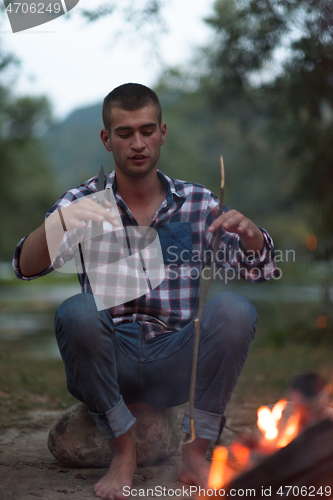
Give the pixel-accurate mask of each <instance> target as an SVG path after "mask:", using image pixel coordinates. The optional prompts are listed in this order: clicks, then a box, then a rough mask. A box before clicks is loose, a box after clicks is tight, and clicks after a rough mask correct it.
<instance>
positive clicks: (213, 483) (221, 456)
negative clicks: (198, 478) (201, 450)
mask: <svg viewBox="0 0 333 500" xmlns="http://www.w3.org/2000/svg"><path fill="white" fill-rule="evenodd" d="M227 459H228V449H227V448H225V447H224V446H217V447H216V448H215V449H214V452H213V460H212V465H211V468H210V472H209V478H208V485H209V488H212V489H214V488H216V489H220V488H222V486H223V485H224V475H225V467H226V463H227Z"/></svg>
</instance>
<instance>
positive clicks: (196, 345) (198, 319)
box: [184, 156, 225, 444]
mask: <svg viewBox="0 0 333 500" xmlns="http://www.w3.org/2000/svg"><path fill="white" fill-rule="evenodd" d="M220 165H221V186H220V209H219V214H218V217H219V216H220V215H222V212H223V204H224V180H225V177H224V163H223V158H222V156H221V157H220ZM220 237H221V227H219V228H218V229H217V230H216V237H215V243H214V249H213V256H212V261H211V265H210V273H209V277H208V280H207V283H206V286H205V288H204V291H203V294H202V296H201V298H200V300H199V308H198V315H197V317H196V319H195V320H194V322H195V332H194V348H193V361H192V373H191V385H190V402H189V413H190V426H191V436H190V438H189V439H188V440H187V441H185V442H184V444H188V443H192V441H194V439H195V427H194V396H195V386H196V380H197V368H198V356H199V340H200V323H201V316H202V311H203V308H204V306H205V302H206V297H207V294H208V290H209V286H210V283H211V281H212V277H213V272H214V266H215V261H216V252H217V249H218V246H219V243H220Z"/></svg>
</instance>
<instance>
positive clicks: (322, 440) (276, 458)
mask: <svg viewBox="0 0 333 500" xmlns="http://www.w3.org/2000/svg"><path fill="white" fill-rule="evenodd" d="M289 487H292V488H291V489H290V488H289ZM302 487H303V490H302V489H301V488H302ZM325 488H326V489H325ZM247 489H249V490H250V489H253V490H254V494H251V495H247V496H251V498H262V497H264V496H269V497H270V498H271V499H276V500H277V499H281V498H283V497H287V496H289V497H291V498H292V497H296V496H297V497H301V496H311V497H314V498H322V497H327V498H332V496H333V421H332V419H331V418H329V417H328V418H326V419H325V420H322V421H321V422H319V423H317V424H316V425H313V426H312V427H310V428H308V429H306V430H305V431H304V432H302V434H300V435H299V436H298V437H296V438H295V439H294V440H292V441H291V443H289V445H288V446H286V447H285V448H281V449H280V450H279V451H277V452H276V453H274V454H273V455H271V456H269V457H268V458H266V459H265V460H264V461H263V462H262V463H261V464H259V465H258V466H257V467H254V468H252V469H251V470H249V471H247V472H245V473H244V474H241V475H240V476H238V477H237V478H236V479H234V480H233V481H231V483H229V485H228V488H227V490H226V495H227V494H229V496H234V495H232V492H231V490H233V491H234V490H235V491H236V492H241V491H242V490H243V491H244V490H247ZM288 492H289V494H288ZM240 496H244V494H242V493H241V494H240V495H236V496H235V498H238V497H240Z"/></svg>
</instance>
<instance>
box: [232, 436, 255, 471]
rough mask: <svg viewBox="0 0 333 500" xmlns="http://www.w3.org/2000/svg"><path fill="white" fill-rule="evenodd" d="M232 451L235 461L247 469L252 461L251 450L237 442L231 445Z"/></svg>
mask: <svg viewBox="0 0 333 500" xmlns="http://www.w3.org/2000/svg"><path fill="white" fill-rule="evenodd" d="M230 451H231V453H232V454H233V455H234V457H235V459H236V460H237V462H238V463H239V465H241V466H242V467H245V466H246V465H247V464H248V462H249V460H250V450H249V448H248V447H247V446H243V445H241V444H240V443H238V442H237V441H235V442H234V443H232V444H231V445H230Z"/></svg>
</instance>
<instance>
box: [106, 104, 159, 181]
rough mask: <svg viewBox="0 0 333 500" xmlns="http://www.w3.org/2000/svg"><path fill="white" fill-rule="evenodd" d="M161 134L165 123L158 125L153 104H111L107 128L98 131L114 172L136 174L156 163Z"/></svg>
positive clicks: (147, 172)
mask: <svg viewBox="0 0 333 500" xmlns="http://www.w3.org/2000/svg"><path fill="white" fill-rule="evenodd" d="M165 136H166V125H165V123H162V125H161V127H160V126H159V123H158V118H157V115H156V109H155V107H154V106H153V105H148V106H145V107H143V108H139V109H137V110H134V111H126V110H124V109H121V108H118V107H113V108H112V109H111V125H110V130H109V131H107V130H105V129H103V130H102V132H101V139H102V141H103V144H104V146H105V148H106V149H107V150H108V151H112V153H113V157H114V161H115V166H116V172H117V170H118V171H121V172H122V173H124V174H125V175H126V176H129V177H137V178H138V177H144V176H146V175H148V174H149V173H150V172H151V171H152V170H153V169H154V168H155V167H156V165H157V161H158V159H159V156H160V149H161V146H162V144H164V141H165Z"/></svg>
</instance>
